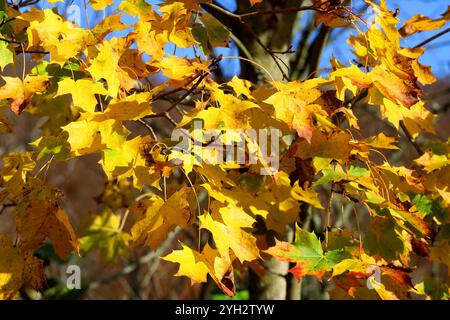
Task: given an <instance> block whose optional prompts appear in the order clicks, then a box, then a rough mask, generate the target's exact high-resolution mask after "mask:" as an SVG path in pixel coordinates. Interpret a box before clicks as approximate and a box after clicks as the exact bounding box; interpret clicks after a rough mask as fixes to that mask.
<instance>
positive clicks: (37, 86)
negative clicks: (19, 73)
mask: <svg viewBox="0 0 450 320" xmlns="http://www.w3.org/2000/svg"><path fill="white" fill-rule="evenodd" d="M3 80H5V82H6V83H5V85H4V86H2V87H0V99H2V100H3V99H4V100H6V99H11V100H12V101H11V110H12V111H13V112H14V113H16V114H20V113H21V112H22V111H23V109H24V108H25V107H26V106H27V105H28V104H29V103H30V101H31V99H32V98H33V96H34V94H35V93H42V92H44V91H45V90H46V89H47V87H48V86H49V85H50V80H49V78H48V77H47V76H30V75H27V76H26V77H25V79H24V80H23V81H22V80H21V79H20V78H15V77H3Z"/></svg>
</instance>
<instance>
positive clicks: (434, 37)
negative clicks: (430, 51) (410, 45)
mask: <svg viewBox="0 0 450 320" xmlns="http://www.w3.org/2000/svg"><path fill="white" fill-rule="evenodd" d="M449 32H450V27H448V28H447V29H445V30H443V31H441V32H439V33H438V34H436V35H434V36H432V37H431V38H429V39H427V40H425V41H422V42H421V43H419V44H418V45H416V46H415V47H414V49H417V48H420V47H423V46H424V45H426V44H428V43H430V42H431V41H433V40H436V39H437V38H439V37H441V36H443V35H444V34H446V33H449Z"/></svg>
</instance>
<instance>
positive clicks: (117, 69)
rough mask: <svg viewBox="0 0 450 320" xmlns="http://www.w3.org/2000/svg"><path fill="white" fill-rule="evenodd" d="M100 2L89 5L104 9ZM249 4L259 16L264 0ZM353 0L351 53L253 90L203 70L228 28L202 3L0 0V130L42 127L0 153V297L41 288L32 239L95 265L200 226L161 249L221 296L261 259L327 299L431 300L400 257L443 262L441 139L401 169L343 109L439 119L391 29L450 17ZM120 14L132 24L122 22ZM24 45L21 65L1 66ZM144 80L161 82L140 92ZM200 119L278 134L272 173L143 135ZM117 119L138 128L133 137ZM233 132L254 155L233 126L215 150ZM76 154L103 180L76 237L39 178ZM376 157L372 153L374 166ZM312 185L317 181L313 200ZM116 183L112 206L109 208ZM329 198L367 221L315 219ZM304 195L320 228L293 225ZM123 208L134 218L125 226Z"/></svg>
mask: <svg viewBox="0 0 450 320" xmlns="http://www.w3.org/2000/svg"><path fill="white" fill-rule="evenodd" d="M53 2H54V1H53ZM112 2H113V1H90V5H91V6H92V8H93V9H94V10H103V9H105V8H106V7H108V6H110V5H112ZM250 2H251V5H252V8H253V9H254V10H258V3H261V2H262V0H250ZM366 2H367V3H368V4H369V5H370V6H372V8H373V10H374V12H375V20H374V21H373V23H371V24H369V25H365V26H364V27H365V31H363V32H362V31H360V32H358V33H357V34H356V35H352V36H351V37H350V38H349V39H348V43H349V44H350V45H351V46H352V48H353V51H354V55H355V60H354V61H355V64H354V63H350V64H345V63H344V62H341V61H338V60H337V59H335V58H333V59H332V61H331V62H330V63H331V68H330V72H329V73H328V74H327V75H325V76H323V77H316V78H312V79H309V80H305V81H268V82H266V83H264V84H262V85H259V86H256V85H255V84H252V83H251V82H249V81H247V80H243V79H239V78H238V77H234V78H233V79H232V80H230V81H228V82H225V83H218V82H216V81H215V80H214V78H213V77H212V76H211V73H212V72H213V71H214V70H215V69H216V68H217V67H218V62H219V60H220V57H216V58H214V57H212V56H210V54H211V53H212V52H213V49H214V48H215V47H217V46H226V45H227V44H228V41H229V37H230V32H229V31H228V30H227V29H226V28H225V27H224V26H223V25H222V24H221V23H220V22H219V21H217V20H215V18H214V17H212V16H211V15H209V14H208V13H206V12H205V11H203V9H202V7H201V5H200V4H199V1H193V0H178V1H173V0H167V1H161V2H160V4H158V5H156V6H155V5H150V4H148V3H147V2H145V1H143V0H124V1H121V2H120V4H119V6H118V10H117V11H115V13H114V14H111V15H109V16H107V17H105V18H104V19H103V20H102V21H101V22H99V23H98V24H97V25H95V26H93V27H92V28H88V29H86V28H82V27H80V26H78V25H76V24H75V23H73V22H72V21H69V20H67V19H66V18H64V15H63V14H62V13H58V12H57V10H51V9H44V10H41V9H37V8H35V7H31V8H30V9H27V10H22V11H17V10H15V9H13V8H11V7H6V8H3V9H2V10H3V11H1V12H2V13H3V14H4V15H5V17H7V18H5V19H8V20H7V21H8V22H7V24H5V25H3V26H2V29H1V33H2V35H1V39H0V68H1V70H2V79H3V83H4V84H3V85H2V86H1V87H0V100H1V106H0V108H1V109H0V110H1V112H2V114H0V130H1V131H0V132H1V133H2V134H7V133H10V132H14V125H13V124H12V123H11V122H10V121H9V120H8V117H7V116H5V115H6V114H10V115H11V112H12V113H14V114H15V115H14V116H23V114H24V113H27V114H29V115H31V116H33V117H36V118H41V119H44V121H41V122H40V132H41V136H40V137H38V138H37V139H36V140H35V141H33V142H32V143H31V144H30V146H31V147H32V151H23V152H11V153H6V154H3V155H2V157H1V159H2V167H1V169H0V170H1V180H0V185H1V190H0V201H1V203H3V206H6V205H8V206H11V207H12V208H13V209H12V216H13V219H14V222H15V227H16V232H15V239H14V241H13V239H11V237H10V236H8V235H6V234H1V235H0V298H2V299H13V298H15V297H17V296H18V292H19V290H20V289H21V288H24V287H26V286H31V287H34V288H35V289H36V290H40V289H42V288H43V287H44V286H45V274H44V272H43V270H44V269H43V261H42V260H40V259H39V258H37V257H36V256H34V252H35V251H36V250H37V249H38V248H40V247H42V246H43V245H44V244H45V243H46V241H49V242H50V243H51V244H52V245H53V247H54V249H55V252H56V253H57V255H58V256H59V257H60V258H61V259H63V260H65V259H67V257H68V255H69V253H71V252H74V253H76V254H82V255H84V254H86V253H88V252H90V251H93V250H99V251H100V252H101V254H102V257H103V259H104V260H105V261H107V262H108V261H113V260H114V259H116V258H117V257H119V256H126V255H127V254H128V253H129V250H130V247H136V246H147V247H149V248H150V249H157V248H158V247H159V246H160V245H161V244H162V243H163V242H164V240H165V239H166V238H167V237H168V235H169V234H170V232H172V231H173V230H176V229H177V228H182V229H184V228H196V229H198V231H199V233H200V235H203V239H206V241H203V242H202V241H201V238H200V236H199V239H198V246H197V248H194V247H195V246H196V245H191V244H188V243H181V244H180V246H181V249H178V250H174V251H172V252H171V253H169V254H168V255H166V256H165V257H164V258H163V259H165V260H167V261H171V262H174V263H178V264H179V270H178V273H177V275H178V276H186V277H189V278H190V279H191V281H192V283H202V282H206V280H207V277H208V276H210V277H211V278H212V279H213V280H214V281H215V283H216V284H217V286H218V287H219V288H220V289H221V290H222V291H223V292H224V293H226V294H228V295H230V296H232V295H234V294H235V291H236V288H235V281H234V271H235V270H236V269H239V270H248V269H249V268H250V269H254V270H255V271H257V272H263V271H261V265H260V264H261V261H263V260H264V259H268V258H269V257H274V258H276V259H279V260H282V261H289V262H292V263H294V264H295V267H294V268H292V269H291V270H290V271H291V272H292V273H293V274H294V276H295V277H296V278H297V279H299V280H300V279H301V278H302V277H303V276H305V275H312V276H315V277H317V278H318V279H320V280H323V279H325V278H327V279H329V280H332V281H334V282H335V284H336V289H335V290H334V292H333V294H332V297H336V298H342V297H343V295H344V294H345V295H348V296H350V297H355V298H370V297H373V296H374V295H375V297H377V298H382V299H406V298H408V297H409V295H410V294H411V293H412V292H413V293H416V294H420V295H425V296H428V295H429V293H428V292H427V291H426V288H425V287H424V283H423V282H422V283H419V284H413V283H412V282H411V272H412V270H413V268H414V261H415V260H414V255H420V256H422V257H423V258H426V259H429V260H430V261H433V262H436V263H440V264H445V265H447V267H448V268H449V269H448V270H450V259H449V257H450V253H449V241H450V238H449V232H448V230H449V226H450V220H449V215H448V213H449V211H448V210H449V205H450V188H449V185H448V182H449V181H450V141H447V142H446V143H442V142H441V143H434V144H433V145H430V146H426V148H423V149H422V151H421V154H420V157H418V158H417V159H415V160H414V161H413V164H412V165H411V166H410V167H404V166H396V165H394V164H392V163H390V162H389V161H388V159H386V158H385V157H384V155H383V153H382V151H383V150H396V149H398V140H399V135H398V134H397V135H396V136H387V135H385V134H384V133H383V132H379V133H378V134H376V135H374V136H371V137H365V138H361V135H360V134H359V131H360V127H359V122H358V118H357V116H356V115H355V114H354V112H353V110H352V108H353V103H352V102H353V101H356V100H358V99H359V98H362V99H365V101H367V108H373V109H377V110H379V112H380V115H381V118H382V119H384V120H386V122H388V123H390V124H391V125H392V127H393V128H396V130H397V131H398V132H400V130H401V129H403V130H405V131H406V132H407V133H408V135H409V136H410V138H411V139H415V138H416V137H417V136H418V135H419V134H421V133H422V132H429V133H434V131H435V128H434V125H433V119H434V117H435V115H434V114H432V113H431V112H430V111H428V110H427V109H426V108H425V102H424V101H423V100H422V95H423V93H422V89H421V85H427V84H431V83H433V82H434V81H435V78H434V76H433V74H432V73H431V69H430V67H428V66H424V65H422V64H421V63H420V62H419V58H420V57H421V55H422V54H423V53H424V49H423V48H420V47H416V48H407V47H403V46H402V45H401V41H400V40H401V39H402V37H407V36H409V35H412V34H414V33H416V32H421V31H425V30H436V29H439V28H441V27H442V26H443V25H444V24H445V22H446V21H448V19H449V14H448V12H447V13H446V14H444V15H443V17H442V18H441V19H438V20H433V19H430V18H427V17H424V16H421V15H417V16H414V17H413V18H411V19H410V20H408V21H406V22H405V23H404V24H403V26H399V25H398V24H399V22H400V21H399V19H398V18H397V17H396V16H395V13H393V12H391V11H389V10H388V9H387V7H386V4H385V1H381V5H377V4H375V3H373V2H372V1H366ZM314 5H316V11H318V12H317V14H318V20H317V23H326V24H328V25H329V26H338V25H342V23H346V24H347V25H351V23H350V22H349V19H351V18H352V17H351V16H348V15H347V16H340V14H341V13H342V14H344V13H345V12H347V11H345V9H346V8H345V7H344V6H343V5H341V4H338V5H339V6H340V7H339V8H337V9H336V8H332V9H330V8H328V7H326V8H325V7H323V5H324V4H323V3H321V2H320V1H316V2H315V4H314ZM253 6H254V7H253ZM327 10H333V11H332V14H331V13H330V14H327V13H326V11H327ZM336 14H337V15H336ZM124 15H127V16H131V17H133V18H135V19H134V20H133V21H135V22H133V23H131V24H126V23H124V22H122V17H123V16H124ZM337 20H339V21H337ZM5 21H6V20H5ZM352 22H354V21H352ZM116 31H122V32H121V33H120V34H121V36H116V35H115V32H116ZM124 34H125V35H124ZM168 44H171V45H174V46H175V47H177V48H197V49H195V57H193V58H188V57H180V56H177V55H175V54H170V53H168V52H167V50H166V48H167V45H168ZM198 51H201V52H198ZM25 54H28V55H30V59H31V60H32V61H33V67H32V69H31V70H30V71H29V72H27V73H26V74H25V72H23V74H22V70H19V71H18V74H17V75H15V76H11V75H9V76H6V75H4V70H6V69H7V68H8V67H10V66H18V62H19V60H21V57H20V56H21V55H25ZM16 69H17V68H16ZM24 70H25V69H24ZM152 76H161V77H163V78H164V81H162V82H161V83H160V84H158V85H156V86H149V85H146V81H145V80H146V79H148V78H149V77H152ZM188 97H190V99H192V101H193V106H192V107H191V108H190V109H188V110H181V113H182V118H181V119H178V120H174V119H173V116H172V112H173V111H175V110H176V109H177V108H178V105H179V104H180V103H182V102H183V101H184V100H186V99H187V98H188ZM349 97H350V98H349ZM161 101H167V102H168V103H169V104H168V107H166V109H165V110H164V111H160V110H158V109H157V108H156V105H157V104H158V102H161ZM3 114H5V115H3ZM199 119H200V120H202V122H203V128H204V129H205V130H207V129H216V130H219V131H222V132H226V131H227V130H244V131H245V130H248V129H253V130H264V129H266V128H269V127H271V128H276V129H278V130H279V131H280V132H281V133H282V136H287V137H291V139H283V140H281V141H280V143H281V146H280V168H279V170H278V171H277V172H276V173H273V174H272V175H270V176H262V175H260V174H259V172H260V170H261V168H264V167H265V166H266V165H267V164H266V163H264V161H262V160H260V159H259V160H258V161H256V163H248V164H244V165H242V164H240V165H233V164H229V163H223V164H217V165H214V161H213V160H214V157H217V155H215V154H214V152H213V151H211V148H210V147H211V146H210V144H211V141H209V140H206V139H205V140H203V141H197V142H200V147H199V145H198V144H195V145H193V144H190V147H189V149H188V150H184V151H180V150H177V149H176V148H174V147H173V145H174V144H173V142H172V141H170V139H169V138H168V137H162V136H161V135H159V134H155V132H154V131H155V128H156V126H155V125H154V121H156V120H158V121H159V120H160V121H165V123H166V125H169V124H170V125H171V126H173V127H174V128H182V129H186V130H185V131H184V132H186V134H187V135H188V140H189V141H191V140H195V139H194V138H193V136H190V135H189V133H187V132H192V130H191V131H190V129H192V128H193V124H194V122H195V120H199ZM129 123H134V124H136V125H141V126H143V128H145V129H146V130H147V131H146V132H149V133H148V134H139V135H134V134H132V132H131V129H130V127H129ZM241 139H247V140H246V142H248V150H246V152H247V153H251V152H256V153H259V152H261V150H260V148H261V146H260V145H259V144H258V143H257V142H255V141H253V140H252V141H251V140H249V139H248V137H247V138H246V137H244V138H243V137H242V136H240V135H236V136H231V137H230V135H226V136H225V135H222V136H221V135H219V136H218V137H217V138H216V140H215V141H214V143H219V144H222V145H226V144H233V143H238V142H241ZM288 140H289V142H288ZM196 148H197V149H196ZM198 148H200V149H201V152H200V153H197V151H198ZM89 154H97V155H99V156H100V160H99V165H100V166H101V167H102V169H103V171H104V173H105V175H106V177H107V178H108V180H109V181H110V183H109V185H108V187H107V190H105V192H104V193H103V201H104V202H105V204H106V206H105V209H104V211H103V212H102V213H101V214H100V215H97V216H95V217H94V218H93V219H92V221H90V223H89V224H88V227H87V228H85V229H84V230H82V231H81V232H79V233H78V236H77V233H76V232H75V231H74V228H73V226H72V224H71V223H70V221H69V218H68V215H67V214H66V213H65V210H64V206H63V205H62V198H63V196H64V195H63V194H62V192H61V191H59V190H57V189H55V188H54V187H52V186H50V185H49V184H48V183H47V182H46V171H47V170H48V167H49V166H50V165H51V163H52V162H55V161H68V160H70V159H72V158H75V157H80V156H84V155H89ZM374 154H378V155H379V154H381V155H382V156H383V158H384V160H383V161H382V162H376V161H374V158H373V155H374ZM174 160H177V161H174ZM108 188H115V191H111V190H110V189H108ZM130 188H132V189H133V190H137V191H138V192H139V195H138V196H137V197H136V196H135V194H134V193H132V192H129V191H127V190H129V189H130ZM323 190H328V193H327V199H325V198H324V197H323V196H321V194H323ZM108 192H111V194H113V196H108ZM117 194H121V195H123V199H125V200H124V201H119V202H120V203H117V199H116V197H117ZM333 197H339V198H340V199H341V201H342V202H345V203H349V204H351V205H352V206H353V208H354V210H355V221H356V222H358V214H357V212H359V211H364V212H367V214H368V216H369V219H370V226H369V230H367V232H366V235H365V237H364V239H363V238H362V236H361V233H362V231H361V230H360V228H359V224H358V223H356V224H355V228H352V229H349V230H339V229H337V228H333V227H332V226H330V225H329V216H330V214H331V212H330V205H329V203H331V201H332V200H333ZM121 199H122V198H121ZM204 199H206V201H205V200H204ZM304 204H306V205H308V206H310V207H312V208H314V212H320V213H323V215H324V216H325V218H326V219H325V220H324V221H326V222H324V237H322V238H321V237H318V236H317V235H316V234H315V233H313V232H309V231H308V230H306V229H305V228H302V227H301V225H302V221H301V219H300V215H299V210H300V207H301V206H302V205H304ZM129 216H131V217H132V218H133V219H131V218H130V219H128V220H126V219H127V217H129ZM130 221H131V222H130ZM257 221H262V223H263V224H264V228H265V229H266V231H270V232H273V233H275V234H276V238H278V239H282V238H283V235H284V234H285V233H286V230H287V228H288V227H289V226H293V225H295V234H296V235H295V240H294V241H293V242H292V243H290V242H286V241H281V240H278V239H276V242H275V243H271V242H270V241H269V238H268V237H267V236H265V235H261V234H260V233H257V232H255V231H256V224H257ZM206 231H207V232H206ZM207 235H208V236H207ZM374 266H375V267H377V268H379V269H380V270H381V273H382V280H383V281H382V282H380V283H379V282H376V281H372V282H371V283H372V285H373V287H374V289H375V290H374V291H370V290H369V289H368V288H367V287H366V285H365V281H366V279H368V278H370V277H371V275H372V272H371V271H370V270H371V267H374ZM440 290H441V291H440V292H443V295H444V297H448V295H449V294H450V292H449V287H448V285H447V284H441V288H440Z"/></svg>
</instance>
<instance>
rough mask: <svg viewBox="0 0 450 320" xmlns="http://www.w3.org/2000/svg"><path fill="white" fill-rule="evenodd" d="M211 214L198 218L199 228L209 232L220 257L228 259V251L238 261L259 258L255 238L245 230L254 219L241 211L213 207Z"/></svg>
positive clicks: (233, 208) (234, 208) (239, 209)
mask: <svg viewBox="0 0 450 320" xmlns="http://www.w3.org/2000/svg"><path fill="white" fill-rule="evenodd" d="M212 210H213V214H212V215H210V214H208V213H205V214H204V215H202V216H200V217H199V220H200V227H201V228H203V229H207V230H209V231H210V232H211V233H212V235H213V238H214V242H215V243H216V246H217V248H218V250H219V252H220V255H221V256H222V257H229V254H230V253H229V251H230V249H231V250H232V251H233V253H234V254H235V256H236V257H237V258H238V259H239V261H241V262H244V261H252V260H254V259H256V258H258V256H259V252H258V248H257V247H256V238H255V237H253V236H252V235H251V234H250V233H249V232H246V231H244V229H245V228H251V227H252V225H253V223H255V221H256V220H255V219H254V218H252V217H251V216H249V215H248V214H247V213H246V212H245V211H244V210H243V209H241V208H238V207H234V206H228V207H219V206H217V205H216V206H213V208H212Z"/></svg>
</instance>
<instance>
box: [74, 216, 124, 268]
mask: <svg viewBox="0 0 450 320" xmlns="http://www.w3.org/2000/svg"><path fill="white" fill-rule="evenodd" d="M121 222H122V220H121V217H120V215H117V214H115V213H114V212H112V210H111V209H105V211H104V212H103V213H102V214H101V215H96V216H95V217H94V219H93V221H92V223H91V224H90V225H89V227H88V228H87V230H86V231H85V233H84V236H83V237H81V238H80V239H79V240H80V251H81V252H82V253H85V252H90V251H92V250H95V249H99V250H100V253H101V257H102V259H103V260H104V261H105V262H111V261H113V260H114V259H115V258H116V257H117V256H125V255H126V254H127V253H128V241H129V240H130V235H129V234H128V233H126V232H124V231H122V230H121V229H120V227H121Z"/></svg>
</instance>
